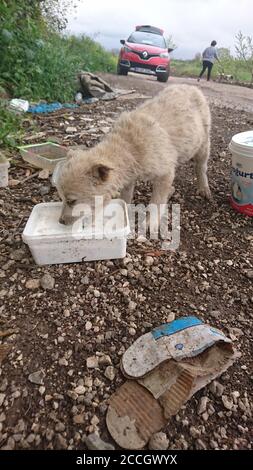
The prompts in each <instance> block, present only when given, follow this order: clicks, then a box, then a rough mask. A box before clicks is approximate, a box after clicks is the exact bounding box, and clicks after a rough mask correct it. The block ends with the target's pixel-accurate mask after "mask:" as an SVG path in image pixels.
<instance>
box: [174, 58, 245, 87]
mask: <svg viewBox="0 0 253 470" xmlns="http://www.w3.org/2000/svg"><path fill="white" fill-rule="evenodd" d="M201 68H202V61H199V60H176V59H173V60H172V62H171V69H172V70H171V71H172V74H173V75H176V76H178V77H193V78H195V77H198V75H199V73H200V71H201ZM222 70H224V73H225V74H226V75H233V77H234V80H235V81H238V82H250V80H251V74H250V72H249V71H248V70H247V66H246V64H245V63H244V62H243V61H240V60H236V59H234V60H231V61H229V62H228V63H222V65H220V64H219V63H216V64H215V65H214V67H213V71H212V77H213V78H217V77H218V75H219V73H220V72H222Z"/></svg>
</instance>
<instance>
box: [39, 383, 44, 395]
mask: <svg viewBox="0 0 253 470" xmlns="http://www.w3.org/2000/svg"><path fill="white" fill-rule="evenodd" d="M45 390H46V387H44V386H43V385H41V386H40V387H39V392H40V394H41V395H43V394H44V393H45Z"/></svg>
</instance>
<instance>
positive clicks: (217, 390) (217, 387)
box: [209, 380, 225, 397]
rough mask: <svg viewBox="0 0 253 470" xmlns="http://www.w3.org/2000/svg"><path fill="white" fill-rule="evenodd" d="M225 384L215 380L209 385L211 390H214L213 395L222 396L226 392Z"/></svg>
mask: <svg viewBox="0 0 253 470" xmlns="http://www.w3.org/2000/svg"><path fill="white" fill-rule="evenodd" d="M224 389H225V387H224V385H222V384H221V383H220V382H217V381H216V380H214V381H213V382H212V383H211V384H210V385H209V390H210V391H211V392H212V394H213V395H215V396H216V397H221V395H222V394H223V392H224Z"/></svg>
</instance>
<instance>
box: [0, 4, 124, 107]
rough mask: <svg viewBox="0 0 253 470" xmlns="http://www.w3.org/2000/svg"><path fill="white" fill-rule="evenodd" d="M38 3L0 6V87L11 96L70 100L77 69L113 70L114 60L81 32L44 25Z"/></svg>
mask: <svg viewBox="0 0 253 470" xmlns="http://www.w3.org/2000/svg"><path fill="white" fill-rule="evenodd" d="M7 3H8V6H7ZM40 3H41V2H39V0H37V1H36V0H35V1H33V2H31V1H29V0H25V1H21V0H15V1H14V0H8V2H7V1H2V2H1V4H0V18H1V23H0V31H1V32H0V46H1V50H2V53H1V61H0V77H1V78H0V86H3V87H4V88H6V89H7V90H8V92H9V93H10V95H11V96H13V97H15V98H24V99H28V100H38V99H46V100H52V101H53V100H59V101H65V100H70V99H72V98H73V93H74V91H75V90H74V79H75V77H76V75H77V73H78V72H79V71H80V70H83V69H85V70H88V71H90V72H99V71H114V70H115V68H116V61H115V58H114V57H113V56H112V54H111V53H109V52H107V51H105V50H104V49H103V48H102V46H100V45H99V44H98V43H96V42H94V41H92V40H91V39H90V38H88V37H86V36H81V37H73V36H70V37H68V36H66V35H63V34H60V33H59V32H57V31H54V30H52V28H49V26H48V24H47V23H46V20H45V18H44V17H43V16H42V14H41V10H40Z"/></svg>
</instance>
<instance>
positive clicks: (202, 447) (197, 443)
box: [196, 439, 206, 450]
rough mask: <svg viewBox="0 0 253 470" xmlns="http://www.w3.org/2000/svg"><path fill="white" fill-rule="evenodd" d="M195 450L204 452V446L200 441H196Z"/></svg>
mask: <svg viewBox="0 0 253 470" xmlns="http://www.w3.org/2000/svg"><path fill="white" fill-rule="evenodd" d="M196 449H198V450H206V445H205V443H204V442H203V441H202V440H201V439H197V442H196Z"/></svg>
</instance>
